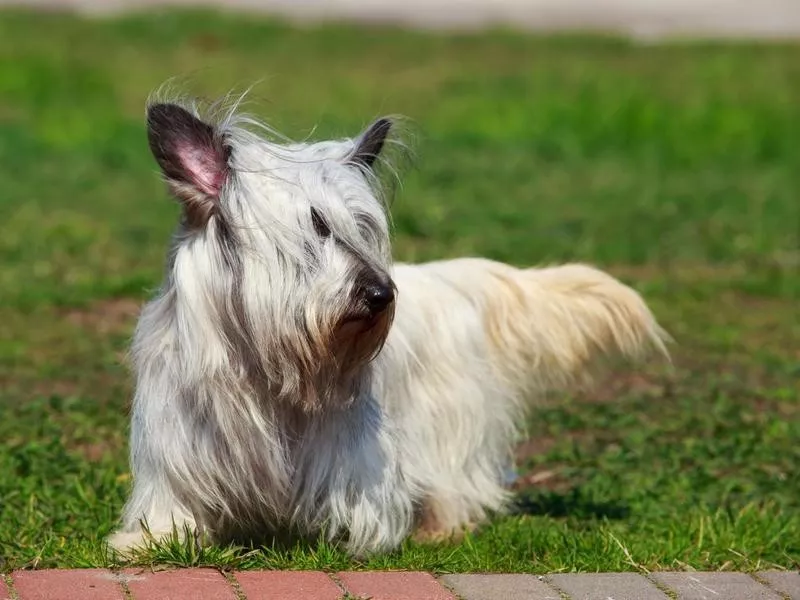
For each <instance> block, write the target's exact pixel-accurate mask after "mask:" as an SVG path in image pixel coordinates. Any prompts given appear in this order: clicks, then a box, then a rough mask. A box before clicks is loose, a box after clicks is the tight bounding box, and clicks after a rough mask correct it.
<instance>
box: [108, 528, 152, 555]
mask: <svg viewBox="0 0 800 600" xmlns="http://www.w3.org/2000/svg"><path fill="white" fill-rule="evenodd" d="M151 539H152V538H151V536H149V535H147V534H146V533H144V532H143V531H141V530H140V531H117V532H116V533H113V534H111V535H110V536H109V537H108V540H107V541H108V547H109V549H111V550H114V551H115V552H117V554H123V555H125V554H130V553H131V552H133V551H135V550H142V549H144V548H146V547H147V544H148V542H149V541H151Z"/></svg>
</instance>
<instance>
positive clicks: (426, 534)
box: [411, 523, 478, 544]
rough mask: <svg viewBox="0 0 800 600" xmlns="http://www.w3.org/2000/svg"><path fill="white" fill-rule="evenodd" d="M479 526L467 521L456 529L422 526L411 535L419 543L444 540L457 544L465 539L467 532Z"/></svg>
mask: <svg viewBox="0 0 800 600" xmlns="http://www.w3.org/2000/svg"><path fill="white" fill-rule="evenodd" d="M477 528H478V524H477V523H465V524H464V525H462V526H461V527H459V528H455V529H438V528H431V527H425V526H421V527H418V528H417V529H416V531H414V533H413V534H412V535H411V539H412V540H414V541H415V542H417V543H418V544H439V543H442V542H450V543H453V544H457V543H459V542H461V541H463V539H464V536H466V535H467V533H472V532H473V531H475V530H476V529H477Z"/></svg>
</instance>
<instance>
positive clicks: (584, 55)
mask: <svg viewBox="0 0 800 600" xmlns="http://www.w3.org/2000/svg"><path fill="white" fill-rule="evenodd" d="M176 76H177V80H176V81H175V82H173V85H174V86H175V87H177V88H178V89H181V90H184V91H188V92H190V93H191V94H194V95H200V96H204V97H207V98H215V97H218V96H220V95H222V94H225V93H227V92H229V91H230V90H235V91H242V90H244V89H246V88H248V87H249V86H251V85H252V84H254V83H255V84H256V85H255V86H254V88H253V90H252V92H251V93H250V94H249V96H248V98H249V102H248V104H247V106H246V108H247V110H249V111H251V112H254V113H256V114H257V115H259V116H260V117H262V118H264V119H266V120H267V121H268V122H269V123H270V124H272V125H273V126H275V127H276V128H278V129H279V130H281V131H282V132H284V133H286V134H288V135H290V136H292V137H294V138H304V137H306V136H308V135H312V137H314V138H324V137H336V136H350V135H354V134H355V133H357V132H358V131H360V130H361V128H362V127H363V126H365V125H366V124H367V123H369V122H370V120H371V119H372V118H374V117H376V116H379V115H381V114H385V113H391V114H395V113H400V114H403V115H406V116H408V117H409V118H410V119H411V121H412V122H413V124H414V128H415V130H416V132H417V134H418V135H417V140H416V154H417V160H416V164H415V166H414V168H413V169H412V170H410V171H409V172H408V173H406V174H405V176H404V184H403V187H402V189H401V190H400V193H399V194H398V196H397V198H396V199H395V201H394V204H393V206H392V212H393V218H394V224H395V255H396V257H397V258H398V259H402V260H414V261H416V260H427V259H433V258H441V257H449V256H459V255H465V254H473V255H485V256H489V257H493V258H497V259H501V260H506V261H509V262H513V263H516V264H537V263H547V262H554V261H565V260H580V261H588V262H592V263H595V264H598V265H600V266H601V267H603V268H606V269H609V270H610V271H611V272H613V273H614V274H616V275H618V276H621V277H622V278H623V279H625V280H626V281H628V282H630V283H632V284H633V285H635V286H637V287H638V288H639V289H640V290H641V291H642V292H643V293H644V294H645V295H646V297H647V299H648V301H649V302H650V303H651V304H652V306H653V308H654V310H655V312H656V314H657V315H658V317H659V318H660V319H661V320H662V321H663V323H664V325H665V326H666V327H667V328H668V329H669V330H670V331H671V332H672V333H673V335H674V336H675V337H676V339H677V342H678V344H677V346H676V347H675V348H674V352H675V369H674V371H671V372H670V371H667V370H665V369H663V368H662V367H659V366H653V367H651V368H648V369H644V370H639V371H636V372H627V371H621V372H617V373H614V374H613V375H612V376H611V377H610V378H609V380H608V381H606V382H603V384H602V385H601V386H600V388H599V389H598V390H597V391H596V392H594V393H593V394H592V395H589V396H585V395H584V396H580V397H576V398H559V399H554V400H553V401H552V403H548V404H547V405H546V406H543V407H540V409H539V410H537V411H536V413H535V414H534V416H533V417H532V421H531V425H530V431H531V436H532V441H531V442H529V443H528V444H525V445H523V446H522V447H521V449H520V460H521V462H522V463H523V465H524V466H525V467H526V469H524V471H525V477H524V478H523V483H524V482H528V483H529V484H531V485H529V486H523V488H524V489H522V490H521V492H520V494H521V499H522V501H521V502H520V514H517V515H514V516H510V517H503V518H499V519H497V520H496V521H495V522H494V523H492V524H491V525H490V526H488V527H486V528H485V529H484V530H482V531H480V532H479V533H478V534H476V536H474V538H470V539H468V540H467V542H465V543H464V544H461V545H458V546H448V545H443V546H438V547H433V548H428V547H420V546H416V545H414V544H412V543H409V544H407V545H406V546H405V547H404V548H403V550H402V551H400V552H398V553H396V554H393V555H390V556H388V557H377V558H374V559H372V560H371V561H370V562H368V563H367V565H368V566H378V567H380V566H399V567H412V568H426V569H433V570H445V571H446V570H525V571H541V570H555V569H567V570H571V569H577V570H597V569H606V570H614V569H635V568H641V567H646V568H651V569H652V568H684V567H693V568H705V569H708V568H711V569H717V568H721V569H725V568H757V567H764V566H779V567H787V568H789V567H792V566H794V567H797V564H798V556H800V512H798V509H800V477H798V472H797V465H798V464H800V418H799V417H800V410H799V408H800V399H799V396H800V384H798V380H800V318H798V317H799V316H800V313H799V312H798V304H797V298H798V293H800V277H798V266H799V265H800V241H799V240H800V201H799V200H798V193H797V190H798V189H799V187H800V186H799V185H798V184H800V144H798V139H800V135H798V134H800V103H799V102H798V98H799V97H800V95H799V94H798V92H800V45H797V44H788V43H787V44H755V43H747V44H745V43H739V44H737V43H714V44H712V43H701V42H694V43H690V42H685V43H673V44H667V45H657V46H655V45H654V46H645V45H636V44H633V43H630V42H627V41H622V40H618V39H613V38H601V37H583V36H547V37H541V36H539V37H536V36H526V35H523V34H514V33H509V32H502V31H494V32H488V33H481V34H460V35H456V34H436V33H412V32H406V31H401V30H399V29H392V28H386V27H382V28H363V27H348V26H344V25H341V26H337V25H327V26H320V27H303V28H298V27H290V26H287V25H283V24H281V23H278V22H275V21H270V20H267V19H264V18H261V17H258V18H256V17H247V16H228V15H224V14H221V13H214V12H208V11H180V12H178V11H163V12H161V11H157V12H150V13H147V14H142V15H134V16H128V17H124V18H118V19H114V20H103V21H93V20H85V19H81V18H77V17H72V16H67V15H62V14H54V13H50V14H39V13H34V12H26V11H21V10H16V11H10V10H4V11H0V209H1V210H2V215H3V219H2V222H0V260H2V267H0V331H1V332H2V337H1V338H0V499H2V500H0V562H2V564H0V568H12V567H20V566H42V565H63V566H66V565H74V566H86V565H89V564H101V563H105V561H106V560H107V559H106V558H105V557H104V555H103V551H102V546H101V540H102V538H103V536H104V535H105V534H107V533H108V531H109V530H110V529H111V528H112V527H113V524H114V520H115V519H116V518H117V515H118V513H119V510H120V508H121V505H122V502H123V500H124V496H125V493H126V489H127V486H128V485H129V482H128V475H127V456H126V452H127V449H126V434H127V432H126V428H127V407H128V401H129V400H128V399H129V394H130V381H129V378H128V374H127V371H126V367H125V362H124V352H125V349H126V346H127V342H128V338H129V336H130V333H131V331H132V327H133V324H134V322H135V316H136V311H137V310H138V307H139V305H140V304H141V302H142V301H143V300H144V299H146V298H147V296H148V294H149V293H150V292H151V291H152V290H153V289H154V288H155V287H156V286H157V285H158V282H159V279H160V275H161V269H162V266H163V261H164V253H165V249H166V244H167V241H168V238H169V235H170V233H171V231H172V228H173V227H174V225H175V222H176V218H177V208H176V206H175V205H174V204H173V203H172V202H171V201H170V200H169V199H168V198H167V195H166V192H165V190H164V188H163V185H162V183H161V181H160V179H159V177H158V175H157V172H156V166H155V163H154V161H153V160H152V158H151V156H150V154H149V152H148V150H147V146H146V141H145V136H144V128H143V113H144V104H145V101H146V99H147V96H148V94H149V93H150V92H151V91H153V90H154V89H156V88H157V87H159V86H160V85H161V84H162V83H164V82H165V81H166V80H168V79H170V78H173V77H176ZM141 560H142V561H143V562H174V563H178V564H236V565H239V566H264V565H266V566H314V567H321V568H326V567H331V568H340V567H342V566H343V565H347V564H348V563H347V559H346V558H345V557H343V556H342V555H341V554H339V553H338V552H337V551H336V550H335V549H330V548H326V547H324V546H317V547H304V548H297V549H295V550H293V551H286V552H283V551H280V552H279V551H273V550H270V551H258V552H251V553H244V554H243V553H241V552H231V551H229V550H224V551H223V550H222V549H215V550H212V551H209V552H208V553H207V554H203V555H202V556H199V557H198V556H196V555H193V554H191V553H190V552H188V551H187V549H181V548H180V547H177V546H176V547H172V548H161V549H157V550H154V551H153V552H152V553H151V554H149V555H147V556H143V557H142V559H141ZM3 565H4V566H3Z"/></svg>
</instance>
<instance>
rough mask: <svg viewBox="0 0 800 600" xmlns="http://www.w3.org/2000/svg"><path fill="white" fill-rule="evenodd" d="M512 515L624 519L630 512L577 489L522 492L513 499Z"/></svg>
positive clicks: (625, 508)
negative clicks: (595, 499) (592, 498)
mask: <svg viewBox="0 0 800 600" xmlns="http://www.w3.org/2000/svg"><path fill="white" fill-rule="evenodd" d="M511 512H512V513H513V514H517V515H534V516H548V517H573V518H577V519H612V520H620V519H625V518H627V517H628V516H629V515H630V509H629V508H628V507H627V506H625V505H624V504H618V503H615V502H596V501H594V500H591V499H590V498H587V497H586V495H585V494H584V493H583V492H582V491H581V489H580V488H573V489H571V490H569V491H567V492H565V493H559V492H554V491H549V490H541V491H538V490H537V491H525V492H523V493H520V494H519V495H518V496H517V497H516V499H515V500H514V504H513V507H512V510H511Z"/></svg>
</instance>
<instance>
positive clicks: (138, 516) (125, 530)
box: [108, 464, 198, 553]
mask: <svg viewBox="0 0 800 600" xmlns="http://www.w3.org/2000/svg"><path fill="white" fill-rule="evenodd" d="M137 467H138V469H137V471H138V472H137V475H136V478H135V479H134V484H133V490H132V491H131V496H130V498H129V500H128V502H127V504H126V505H125V509H124V511H123V515H122V526H121V527H120V529H119V530H118V531H116V532H115V533H114V534H112V535H111V536H110V537H109V539H108V544H109V546H110V547H111V548H113V549H114V550H116V551H118V552H120V553H129V552H130V551H131V550H134V549H137V548H138V549H141V548H146V547H147V546H148V545H149V543H151V542H159V541H164V540H165V538H171V537H172V536H173V534H176V535H177V536H178V538H179V539H185V538H186V537H187V536H195V535H197V534H198V531H197V524H196V523H195V520H194V518H193V517H192V515H191V513H190V512H189V511H188V510H187V509H186V508H185V507H184V506H183V505H182V504H181V503H180V502H179V501H178V499H177V497H176V495H175V493H174V491H173V490H172V488H171V486H170V485H169V483H168V482H167V481H166V480H165V478H164V476H163V474H159V473H157V472H156V471H155V469H153V468H152V465H148V464H139V465H137Z"/></svg>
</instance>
